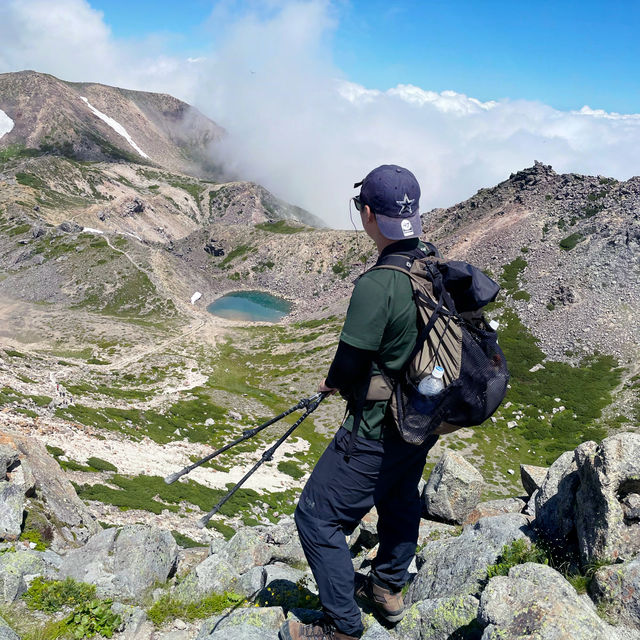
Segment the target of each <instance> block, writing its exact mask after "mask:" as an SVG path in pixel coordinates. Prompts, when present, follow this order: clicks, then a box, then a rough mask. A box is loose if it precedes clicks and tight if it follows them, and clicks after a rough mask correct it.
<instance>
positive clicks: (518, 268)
mask: <svg viewBox="0 0 640 640" xmlns="http://www.w3.org/2000/svg"><path fill="white" fill-rule="evenodd" d="M526 266H527V261H526V260H525V259H524V258H520V257H518V258H516V259H515V260H512V261H511V262H510V263H509V264H506V265H505V266H504V267H503V268H502V278H500V286H501V287H502V288H503V289H504V290H505V291H506V292H507V293H515V292H516V291H517V290H518V288H519V282H518V281H519V279H520V275H521V274H522V272H523V271H524V270H525V268H526Z"/></svg>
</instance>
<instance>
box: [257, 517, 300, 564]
mask: <svg viewBox="0 0 640 640" xmlns="http://www.w3.org/2000/svg"><path fill="white" fill-rule="evenodd" d="M262 540H263V542H264V543H265V544H267V545H268V547H269V549H270V552H271V559H272V560H275V561H280V562H288V563H290V564H296V565H297V564H306V563H307V560H306V558H305V555H304V551H303V550H302V545H301V544H300V538H299V537H298V530H297V529H296V524H295V522H294V521H293V519H291V518H283V519H282V520H280V522H278V524H276V525H274V526H272V527H267V528H265V529H264V531H263V535H262Z"/></svg>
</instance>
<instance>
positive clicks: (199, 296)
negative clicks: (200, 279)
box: [191, 291, 202, 304]
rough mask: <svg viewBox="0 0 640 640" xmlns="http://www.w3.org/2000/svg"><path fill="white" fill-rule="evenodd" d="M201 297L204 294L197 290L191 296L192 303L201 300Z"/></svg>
mask: <svg viewBox="0 0 640 640" xmlns="http://www.w3.org/2000/svg"><path fill="white" fill-rule="evenodd" d="M200 298H202V294H201V293H200V292H199V291H196V292H195V293H194V294H193V295H192V296H191V304H195V303H196V302H198V300H200Z"/></svg>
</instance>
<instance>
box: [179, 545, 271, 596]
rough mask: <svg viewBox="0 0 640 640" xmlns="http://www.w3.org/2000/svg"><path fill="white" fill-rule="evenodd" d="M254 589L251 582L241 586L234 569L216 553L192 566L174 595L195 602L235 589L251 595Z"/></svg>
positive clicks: (237, 591)
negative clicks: (213, 594)
mask: <svg viewBox="0 0 640 640" xmlns="http://www.w3.org/2000/svg"><path fill="white" fill-rule="evenodd" d="M261 575H262V574H260V576H261ZM260 586H261V584H260ZM255 590H257V589H256V587H254V583H253V582H251V583H249V584H248V585H247V586H246V587H245V586H243V584H241V580H240V576H239V575H238V573H237V572H236V570H235V569H234V568H233V567H232V566H231V565H230V564H229V563H228V562H227V561H226V560H225V559H224V558H222V557H220V556H219V555H217V554H216V555H212V556H209V557H208V558H207V559H206V560H205V561H204V562H201V563H200V564H199V565H197V566H196V567H194V568H193V569H192V570H191V571H190V572H189V573H188V574H187V575H186V577H185V578H184V580H182V581H181V582H180V584H179V585H178V586H177V587H176V588H175V591H174V595H175V597H176V598H177V599H179V600H182V601H184V602H197V601H198V600H202V598H204V597H205V596H207V595H210V594H212V593H224V592H225V591H235V592H236V593H243V594H244V595H251V594H252V593H253V592H254V591H255Z"/></svg>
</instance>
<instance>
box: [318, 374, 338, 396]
mask: <svg viewBox="0 0 640 640" xmlns="http://www.w3.org/2000/svg"><path fill="white" fill-rule="evenodd" d="M326 382H327V379H326V378H325V379H324V380H323V381H322V382H321V383H320V384H319V385H318V391H319V392H320V393H328V394H329V395H330V396H332V395H333V394H334V393H336V391H338V389H336V388H335V387H327V385H326V384H325V383H326Z"/></svg>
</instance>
